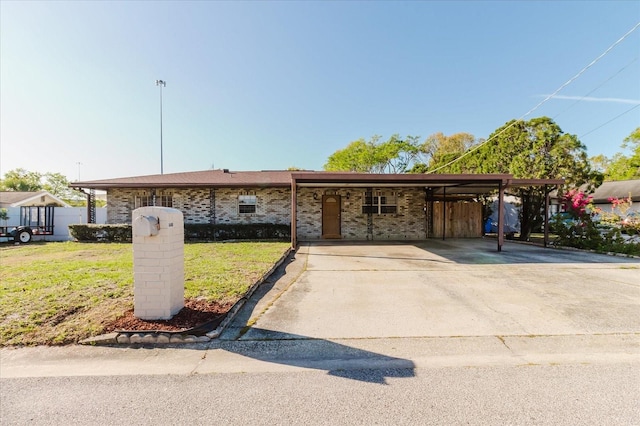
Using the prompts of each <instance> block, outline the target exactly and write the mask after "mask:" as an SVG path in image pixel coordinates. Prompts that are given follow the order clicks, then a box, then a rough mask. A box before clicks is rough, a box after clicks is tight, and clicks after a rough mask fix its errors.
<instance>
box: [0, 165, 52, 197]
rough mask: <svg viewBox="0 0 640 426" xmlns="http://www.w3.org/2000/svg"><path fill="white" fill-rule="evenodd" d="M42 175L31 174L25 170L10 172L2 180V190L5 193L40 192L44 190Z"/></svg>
mask: <svg viewBox="0 0 640 426" xmlns="http://www.w3.org/2000/svg"><path fill="white" fill-rule="evenodd" d="M41 180H42V175H41V174H40V173H38V172H29V171H27V170H25V169H14V170H9V171H8V172H7V173H5V175H4V179H2V180H0V188H1V189H2V190H3V191H20V192H29V191H40V190H41V189H42V182H41Z"/></svg>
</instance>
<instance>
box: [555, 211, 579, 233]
mask: <svg viewBox="0 0 640 426" xmlns="http://www.w3.org/2000/svg"><path fill="white" fill-rule="evenodd" d="M578 223H579V221H578V220H577V219H576V218H575V217H573V215H572V214H571V213H569V212H557V213H554V214H552V215H551V217H549V230H551V231H552V232H556V231H557V230H558V226H564V227H565V228H569V227H571V226H575V225H577V224H578Z"/></svg>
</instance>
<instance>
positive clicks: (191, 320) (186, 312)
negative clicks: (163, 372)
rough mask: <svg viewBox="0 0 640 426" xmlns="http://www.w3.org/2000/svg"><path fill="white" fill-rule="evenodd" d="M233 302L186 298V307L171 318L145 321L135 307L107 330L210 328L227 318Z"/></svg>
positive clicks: (107, 327)
mask: <svg viewBox="0 0 640 426" xmlns="http://www.w3.org/2000/svg"><path fill="white" fill-rule="evenodd" d="M232 307H233V304H232V303H224V304H221V303H218V302H208V301H206V300H202V299H186V300H185V302H184V308H182V309H181V310H180V312H178V313H177V314H176V315H174V317H173V318H171V319H170V320H153V321H145V320H142V319H140V318H136V317H135V316H134V315H133V309H130V310H128V311H126V312H125V313H124V315H123V316H121V317H119V318H117V319H115V320H114V321H112V322H109V323H108V324H107V325H106V327H105V332H107V333H108V332H112V331H141V332H142V331H169V332H179V331H185V330H189V329H197V328H198V327H200V326H203V325H206V324H210V328H215V327H216V325H217V324H216V322H217V323H220V322H222V320H223V319H224V318H225V316H226V315H227V313H228V312H229V310H230V309H231V308H232Z"/></svg>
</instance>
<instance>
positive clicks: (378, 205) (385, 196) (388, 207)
mask: <svg viewBox="0 0 640 426" xmlns="http://www.w3.org/2000/svg"><path fill="white" fill-rule="evenodd" d="M397 209H398V206H397V199H396V193H395V192H384V191H373V192H365V193H364V199H363V202H362V213H363V214H395V213H396V212H397Z"/></svg>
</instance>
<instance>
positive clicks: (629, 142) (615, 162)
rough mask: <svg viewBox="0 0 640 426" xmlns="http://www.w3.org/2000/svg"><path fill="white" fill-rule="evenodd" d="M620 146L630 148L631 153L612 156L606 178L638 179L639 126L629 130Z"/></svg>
mask: <svg viewBox="0 0 640 426" xmlns="http://www.w3.org/2000/svg"><path fill="white" fill-rule="evenodd" d="M621 146H622V148H624V149H627V148H629V149H631V155H630V156H629V157H627V156H626V155H624V154H621V153H617V154H615V155H614V156H613V158H612V159H611V161H610V164H609V167H608V168H607V171H606V173H605V175H606V178H607V180H628V179H640V127H638V128H636V129H635V130H634V131H633V132H631V134H630V135H629V136H627V137H626V138H625V139H624V141H623V143H622V145H621Z"/></svg>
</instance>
